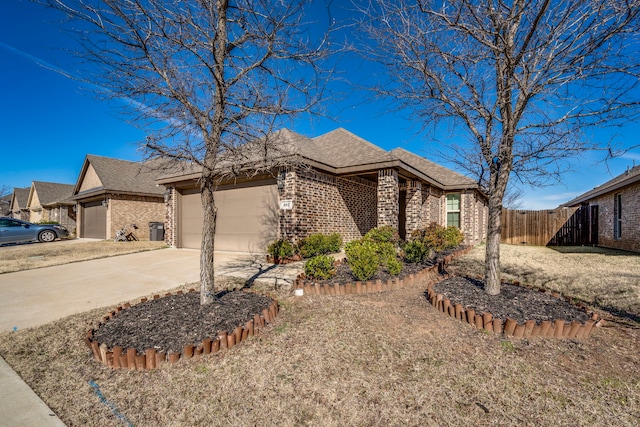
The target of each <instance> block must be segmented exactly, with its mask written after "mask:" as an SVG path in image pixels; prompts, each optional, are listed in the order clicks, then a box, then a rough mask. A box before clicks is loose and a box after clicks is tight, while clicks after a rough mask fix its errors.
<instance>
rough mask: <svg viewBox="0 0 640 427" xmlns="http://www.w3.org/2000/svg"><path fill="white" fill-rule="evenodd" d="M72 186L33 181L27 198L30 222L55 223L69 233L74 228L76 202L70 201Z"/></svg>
mask: <svg viewBox="0 0 640 427" xmlns="http://www.w3.org/2000/svg"><path fill="white" fill-rule="evenodd" d="M72 193H73V184H59V183H57V182H43V181H33V182H32V183H31V188H30V189H29V196H28V198H27V209H29V219H28V221H30V222H40V221H56V222H58V223H59V224H60V225H64V226H65V227H67V229H68V230H69V232H73V231H74V230H75V228H76V210H75V205H76V202H74V201H73V200H71V199H70V197H71V194H72Z"/></svg>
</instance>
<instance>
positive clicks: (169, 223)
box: [164, 187, 178, 248]
mask: <svg viewBox="0 0 640 427" xmlns="http://www.w3.org/2000/svg"><path fill="white" fill-rule="evenodd" d="M164 206H165V217H164V242H165V243H166V244H167V245H169V246H172V247H174V248H175V247H176V246H178V239H177V237H178V236H177V235H176V230H177V229H178V224H177V221H178V218H177V216H176V213H177V212H178V190H176V188H175V187H168V188H167V196H166V197H165V199H164Z"/></svg>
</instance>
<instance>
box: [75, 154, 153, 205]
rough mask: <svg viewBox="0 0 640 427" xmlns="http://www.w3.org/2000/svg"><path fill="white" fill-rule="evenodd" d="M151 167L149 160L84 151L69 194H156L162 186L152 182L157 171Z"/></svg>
mask: <svg viewBox="0 0 640 427" xmlns="http://www.w3.org/2000/svg"><path fill="white" fill-rule="evenodd" d="M153 166H154V165H153V164H152V162H146V163H142V162H131V161H128V160H121V159H114V158H110V157H101V156H95V155H92V154H87V156H86V158H85V161H84V164H83V166H82V170H81V172H80V176H79V177H78V181H77V183H76V185H75V188H74V190H73V194H74V195H76V196H77V195H79V194H86V193H95V192H101V193H104V192H112V193H127V194H140V195H158V196H160V195H162V194H163V193H164V188H162V187H159V186H158V185H156V178H157V177H158V176H159V174H160V173H159V171H158V170H156V169H155V168H154V167H153Z"/></svg>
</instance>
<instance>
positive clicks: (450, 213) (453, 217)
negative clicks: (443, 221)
mask: <svg viewBox="0 0 640 427" xmlns="http://www.w3.org/2000/svg"><path fill="white" fill-rule="evenodd" d="M451 226H453V227H458V228H460V193H452V194H447V227H451Z"/></svg>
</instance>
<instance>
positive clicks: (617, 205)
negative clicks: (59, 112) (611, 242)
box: [613, 193, 622, 240]
mask: <svg viewBox="0 0 640 427" xmlns="http://www.w3.org/2000/svg"><path fill="white" fill-rule="evenodd" d="M613 238H614V239H616V240H619V239H621V238H622V194H620V193H618V194H615V195H614V196H613Z"/></svg>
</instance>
